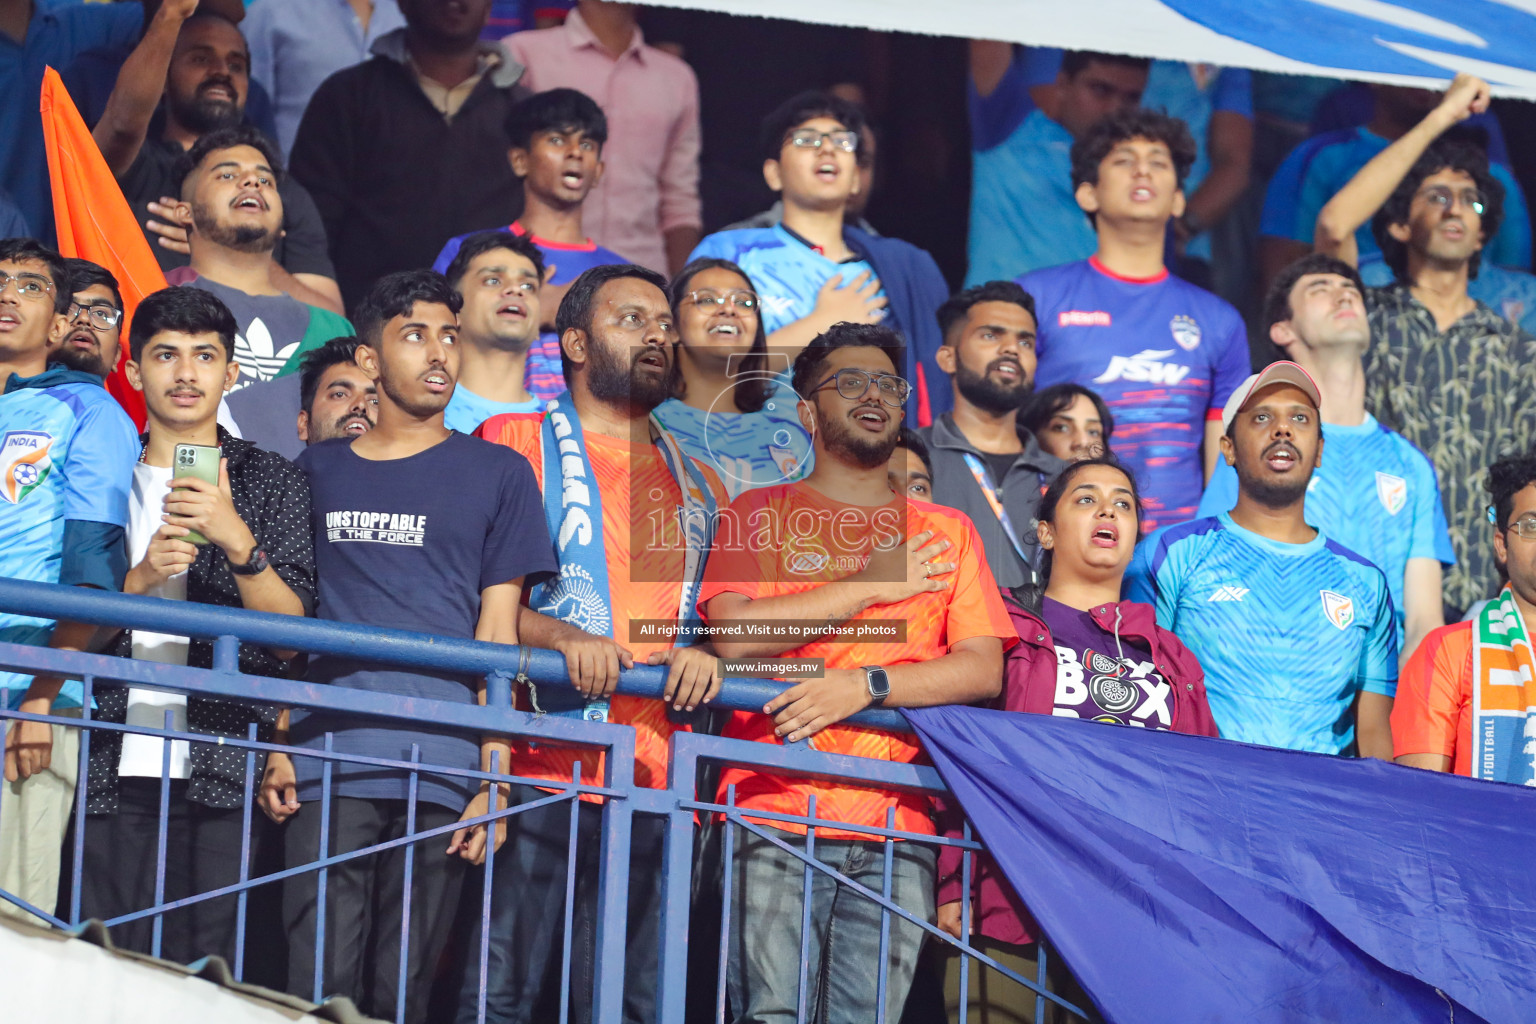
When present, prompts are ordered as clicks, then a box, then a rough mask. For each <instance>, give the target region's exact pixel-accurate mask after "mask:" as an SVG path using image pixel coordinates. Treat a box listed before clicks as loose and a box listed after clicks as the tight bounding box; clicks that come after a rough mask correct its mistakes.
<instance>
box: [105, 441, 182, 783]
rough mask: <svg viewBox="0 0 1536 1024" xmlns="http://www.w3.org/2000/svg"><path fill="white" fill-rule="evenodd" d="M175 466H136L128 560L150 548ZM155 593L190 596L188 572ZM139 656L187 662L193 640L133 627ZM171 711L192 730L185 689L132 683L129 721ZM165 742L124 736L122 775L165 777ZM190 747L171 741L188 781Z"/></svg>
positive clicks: (153, 723)
mask: <svg viewBox="0 0 1536 1024" xmlns="http://www.w3.org/2000/svg"><path fill="white" fill-rule="evenodd" d="M170 484H171V467H170V466H165V467H163V468H162V467H160V466H151V465H147V464H146V463H143V462H140V463H137V464H136V465H135V466H134V467H133V497H132V499H131V500H130V504H129V507H128V564H129V565H138V564H139V562H141V561H143V559H144V555H145V553H146V552H147V551H148V550H149V542H150V541H151V540H153V539H154V536H155V532H156V531H157V530H159V529H160V526H161V524H162V520H161V518H160V517H161V516H162V515H164V514H165V504H164V503H165V496H166V495H167V494H169V493H170V489H171V487H170ZM148 596H149V597H164V598H169V599H170V600H172V601H185V600H186V599H187V574H186V573H180V574H179V575H176V576H172V577H171V578H170V579H168V580H166V581H164V582H163V583H161V584H160V585H159V586H157V587H154V588H152V589H150V591H149V593H148ZM133 656H134V657H135V658H136V659H138V660H139V661H157V662H160V663H161V664H163V665H185V664H186V663H187V638H186V637H183V636H167V635H166V634H164V633H151V632H148V631H147V630H140V629H136V630H134V631H133ZM167 709H169V710H170V712H171V728H172V729H175V730H177V731H179V732H186V731H187V698H186V697H185V696H184V695H183V694H179V693H166V692H164V691H161V690H145V689H140V688H139V687H136V686H135V687H130V688H129V690H128V716H127V718H126V719H125V721H126V722H127V724H129V725H139V726H144V727H146V728H150V729H163V728H164V727H165V712H166V710H167ZM164 743H165V741H164V740H161V739H159V738H158V737H155V736H138V735H135V734H133V733H124V734H123V756H122V758H121V760H119V761H118V766H117V774H118V775H128V776H145V775H147V776H150V777H152V778H157V779H158V778H159V777H160V768H161V760H162V758H163V757H164ZM189 754H190V747H189V745H188V743H187V742H186V741H185V740H174V741H172V743H171V778H173V779H185V778H187V777H188V776H189V775H190V774H191V764H190V762H189Z"/></svg>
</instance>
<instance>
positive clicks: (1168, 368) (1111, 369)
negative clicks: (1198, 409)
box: [1093, 348, 1189, 385]
mask: <svg viewBox="0 0 1536 1024" xmlns="http://www.w3.org/2000/svg"><path fill="white" fill-rule="evenodd" d="M1171 355H1173V349H1171V348H1169V349H1152V348H1148V349H1142V350H1141V351H1140V352H1138V353H1136V354H1135V355H1133V356H1115V357H1114V358H1113V359H1111V360H1110V361H1109V366H1108V367H1107V368H1106V369H1105V370H1104V372H1103V373H1101V374H1099V375H1098V376H1097V377H1095V378H1093V382H1094V383H1095V384H1108V383H1111V382H1112V381H1117V380H1124V381H1130V382H1131V383H1133V384H1168V385H1173V384H1177V383H1179V382H1180V381H1181V380H1183V379H1184V378H1185V377H1188V376H1189V367H1187V366H1185V365H1183V364H1182V363H1165V362H1163V361H1162V360H1164V359H1166V358H1168V357H1169V356H1171Z"/></svg>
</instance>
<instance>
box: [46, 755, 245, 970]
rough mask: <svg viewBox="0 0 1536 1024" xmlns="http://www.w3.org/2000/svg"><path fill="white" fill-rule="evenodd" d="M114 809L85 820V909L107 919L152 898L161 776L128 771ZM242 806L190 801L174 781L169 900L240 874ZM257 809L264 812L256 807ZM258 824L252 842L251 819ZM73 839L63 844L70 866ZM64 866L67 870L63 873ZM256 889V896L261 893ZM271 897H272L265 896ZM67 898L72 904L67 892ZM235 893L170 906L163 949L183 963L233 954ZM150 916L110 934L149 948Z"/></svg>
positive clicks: (85, 914) (126, 944) (130, 945)
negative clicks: (141, 775)
mask: <svg viewBox="0 0 1536 1024" xmlns="http://www.w3.org/2000/svg"><path fill="white" fill-rule="evenodd" d="M118 792H119V796H118V809H117V812H116V813H114V814H92V815H88V816H87V817H86V819H85V856H84V859H83V861H82V865H83V871H82V882H81V887H80V913H81V917H82V918H90V917H95V918H100V919H102V920H107V919H109V918H113V917H118V916H120V915H123V914H131V913H133V912H134V911H136V910H147V909H148V908H150V907H152V906H154V905H155V870H156V863H157V853H158V849H159V823H160V780H159V779H148V778H145V779H135V778H125V779H122V780H121V781H120V783H119V790H118ZM243 815H244V812H243V811H242V810H240V809H238V808H236V809H234V810H218V809H215V808H212V807H204V806H203V805H202V804H195V803H191V802H190V801H188V800H187V783H186V781H185V780H176V781H173V782H172V783H171V799H170V805H169V813H168V815H167V818H166V847H165V898H164V902H166V903H170V902H172V901H174V900H179V899H185V898H186V897H188V896H194V895H197V894H198V893H204V892H211V891H212V890H214V889H219V888H223V887H224V886H226V885H233V884H235V883H236V882H238V881H239V880H240V845H241V843H240V835H241V827H242V821H243ZM258 816H259V814H258ZM255 824H256V823H255V822H254V821H253V822H252V825H253V846H254V834H255V833H254V826H255ZM73 856H74V846H73V844H72V843H67V844H66V845H65V848H64V861H65V865H66V868H67V866H68V865H69V863H70V862H71V860H72V858H73ZM66 873H67V872H66ZM263 892H267V893H270V892H271V890H270V889H267V890H257V895H256V896H255V897H254V898H255V899H260V898H261V895H260V894H261V893H263ZM267 898H272V897H271V896H268V897H267ZM64 899H65V901H66V902H64V903H62V904H61V906H62V907H64V909H65V911H66V913H67V911H68V902H67V900H68V895H67V894H66V895H65V896H64ZM236 907H237V903H236V897H235V896H232V895H231V896H221V897H219V898H217V899H213V900H204V901H202V902H199V903H194V904H192V905H191V906H189V907H183V908H182V909H180V910H173V911H171V912H170V913H168V914H166V915H165V917H164V922H165V923H164V925H163V929H162V932H161V945H160V955H161V956H162V957H164V958H165V959H167V960H175V961H177V962H179V963H192V962H193V961H194V960H198V959H201V958H202V957H205V956H222V957H224V959H225V960H228V961H229V962H230V963H231V965H233V963H234V955H235V926H236ZM153 928H154V920H153V918H147V917H146V918H140V919H139V920H137V921H131V922H129V923H127V924H120V925H117V926H116V927H114V928H113V929H112V930H111V932H112V941H113V942H114V943H115V944H116V945H117V946H119V947H120V948H122V949H130V950H133V951H134V952H138V953H148V952H150V940H151V935H152V930H153Z"/></svg>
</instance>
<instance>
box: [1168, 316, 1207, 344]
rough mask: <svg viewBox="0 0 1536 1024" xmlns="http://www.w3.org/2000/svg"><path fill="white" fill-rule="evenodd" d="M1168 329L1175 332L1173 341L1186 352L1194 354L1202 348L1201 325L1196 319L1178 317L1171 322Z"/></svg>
mask: <svg viewBox="0 0 1536 1024" xmlns="http://www.w3.org/2000/svg"><path fill="white" fill-rule="evenodd" d="M1168 329H1169V330H1170V331H1172V332H1173V340H1174V341H1176V342H1178V343H1179V348H1182V349H1183V350H1184V351H1186V352H1193V351H1194V350H1195V349H1197V348H1199V347H1200V325H1199V324H1198V323H1196V322H1195V319H1194V317H1188V316H1176V317H1174V318H1173V320H1172V321H1170V322H1169V324H1168Z"/></svg>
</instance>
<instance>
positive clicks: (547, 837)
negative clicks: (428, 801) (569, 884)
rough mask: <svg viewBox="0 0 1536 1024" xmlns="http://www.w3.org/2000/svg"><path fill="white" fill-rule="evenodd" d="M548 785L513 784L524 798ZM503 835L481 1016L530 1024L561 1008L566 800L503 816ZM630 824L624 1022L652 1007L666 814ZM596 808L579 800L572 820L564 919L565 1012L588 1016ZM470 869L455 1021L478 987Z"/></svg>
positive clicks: (634, 1022) (496, 1023)
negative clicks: (567, 948) (572, 864)
mask: <svg viewBox="0 0 1536 1024" xmlns="http://www.w3.org/2000/svg"><path fill="white" fill-rule="evenodd" d="M548 795H549V794H547V793H544V792H543V791H541V790H538V789H534V788H532V787H528V786H514V787H513V797H512V799H513V800H514V801H516V802H517V803H528V802H530V801H533V800H538V799H541V798H543V797H546V796H548ZM508 821H509V822H510V826H509V828H508V832H507V841H506V843H505V844H504V845H503V846H502V848H501V850H500V852H499V853H497V855H496V862H495V865H494V869H493V871H492V875H491V887H492V892H491V918H490V941H489V943H488V945H487V949H488V950H489V953H488V955H487V966H486V977H485V986H486V1012H485V1019H486V1021H487V1022H488V1024H528V1022H533V1021H546V1020H556V1019H558V1016H559V1004H558V1002H557V1000H558V999H559V998H560V995H561V992H560V967H561V949H562V939H563V937H564V934H565V878H566V862H567V861H566V858H567V854H568V851H567V846H568V844H569V842H570V828H571V808H570V804H569V803H564V802H562V803H554V804H550V805H548V806H546V807H540V808H537V809H535V810H532V811H524V812H522V813H521V814H517V815H514V816H512V817H511V818H509V819H508ZM632 821H633V823H634V824H633V827H632V829H631V831H630V844H631V845H630V874H629V905H628V907H627V926H628V941H627V943H626V947H625V948H626V959H625V970H624V1021H625V1024H642V1022H643V1024H650V1022H651V1021H652V1020H654V1019H655V1016H656V1011H655V1007H656V975H657V970H658V965H659V956H660V948H661V935H660V925H661V848H662V837H663V835H664V833H665V829H666V822H665V820H664V819H662V818H658V817H655V816H651V815H635V816H634V818H633V819H632ZM601 836H602V808H601V807H600V806H599V805H597V804H592V803H583V804H582V805H581V807H580V809H579V810H578V812H577V823H576V854H575V856H576V901H575V907H574V909H573V911H572V926H571V932H572V936H571V983H570V990H569V991H570V998H571V1017H570V1019H571V1020H572V1021H574V1022H575V1024H587V1022H588V1021H590V1020H591V1019H592V987H593V984H594V983H595V981H596V979H597V969H598V964H597V962H596V958H597V951H596V948H595V947H596V938H597V918H598V904H597V887H598V875H599V864H598V854H599V852H600V846H601ZM483 878H484V875H483V874H481V873H476V874H474V875H472V876H471V880H470V883H469V885H468V886H467V887H466V893H465V903H466V905H468V906H472V908H473V911H474V912H473V913H471V914H468V915H466V917H467V918H468V920H469V921H470V922H471V927H472V934H471V936H470V939H469V946H468V950H467V954H466V957H465V962H464V982H463V986H462V988H461V989H460V993H459V1007H458V1015H457V1018H456V1019H457V1020H458V1021H459V1022H460V1024H474V1022H475V1021H476V1019H477V1011H478V1004H479V996H480V948H481V947H480V938H481V936H480V921H481V915H480V913H479V909H480V906H481V893H482V891H483V890H482V889H481V887H480V886H481V884H483Z"/></svg>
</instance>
